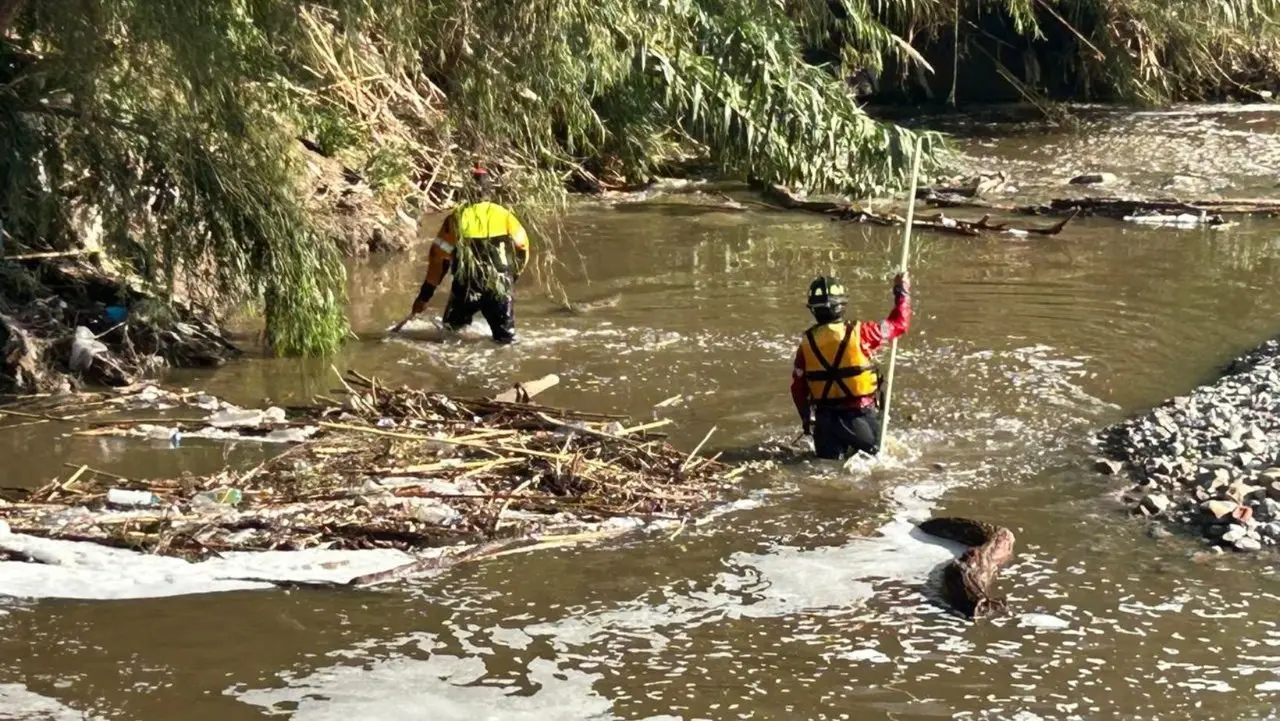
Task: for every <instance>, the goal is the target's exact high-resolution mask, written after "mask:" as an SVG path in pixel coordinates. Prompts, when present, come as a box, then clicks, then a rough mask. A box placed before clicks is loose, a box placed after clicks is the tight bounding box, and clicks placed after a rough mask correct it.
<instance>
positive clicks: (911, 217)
mask: <svg viewBox="0 0 1280 721" xmlns="http://www.w3.org/2000/svg"><path fill="white" fill-rule="evenodd" d="M923 150H924V138H923V136H916V147H915V152H914V153H913V154H912V155H913V157H912V159H911V195H909V196H907V222H906V225H904V226H903V228H902V262H901V263H899V264H898V272H899V273H902V274H904V275H905V274H906V272H907V258H909V257H910V256H911V226H912V225H913V224H914V223H915V217H916V184H917V183H919V181H920V156H921V155H923V152H922V151H923ZM897 357H898V339H897V337H894V339H893V341H892V342H891V343H890V344H889V371H888V373H887V374H885V378H884V408H881V409H880V448H881V449H882V450H883V449H884V448H885V447H886V446H887V445H888V443H889V400H890V399H891V398H892V397H893V365H894V361H895V360H897Z"/></svg>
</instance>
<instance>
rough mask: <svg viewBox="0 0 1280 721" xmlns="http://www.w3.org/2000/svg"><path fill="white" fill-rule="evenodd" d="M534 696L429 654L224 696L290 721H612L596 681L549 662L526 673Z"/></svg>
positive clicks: (475, 661)
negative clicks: (286, 716)
mask: <svg viewBox="0 0 1280 721" xmlns="http://www.w3.org/2000/svg"><path fill="white" fill-rule="evenodd" d="M525 671H526V672H527V678H528V680H529V682H530V683H531V684H533V685H534V686H535V687H536V688H537V691H535V692H534V693H532V694H529V693H527V692H526V691H524V690H523V689H522V688H520V687H519V686H515V685H505V684H504V685H497V684H493V683H492V682H490V683H484V684H481V683H476V682H477V681H479V680H480V679H483V678H484V677H485V675H486V673H487V670H486V667H485V663H484V661H483V660H482V659H480V658H478V657H468V658H459V657H456V656H449V655H445V654H432V655H431V656H430V657H429V658H427V659H415V658H407V657H394V658H388V659H383V660H377V661H366V663H363V664H361V665H358V666H357V665H341V666H331V667H329V668H324V669H320V670H317V671H315V672H313V673H311V674H308V675H305V676H290V677H289V678H288V680H287V686H286V687H284V688H277V689H255V690H248V691H237V690H229V691H227V693H228V694H229V695H233V696H235V697H236V698H238V699H239V700H240V701H242V702H244V703H246V704H249V705H252V706H257V707H260V708H262V709H264V710H265V711H266V712H268V713H271V714H273V715H274V714H281V713H288V709H289V708H293V709H294V710H293V711H292V712H291V713H289V715H290V717H291V718H292V719H294V721H350V720H351V719H377V720H378V721H402V720H403V721H418V720H419V719H424V718H429V719H431V720H432V721H590V720H592V719H598V720H600V721H604V720H605V719H615V718H617V717H616V716H614V715H613V714H612V713H611V709H612V707H613V704H612V703H611V702H610V701H609V700H608V699H606V698H604V697H602V696H600V695H599V694H597V693H596V692H595V691H594V690H592V688H591V686H592V684H593V683H594V682H595V681H596V680H597V679H599V678H601V676H600V675H599V674H591V673H585V672H582V671H578V670H575V669H564V668H560V667H559V666H558V665H557V664H556V663H554V662H552V661H548V660H546V659H533V660H532V661H530V662H529V663H528V664H527V666H526V667H525Z"/></svg>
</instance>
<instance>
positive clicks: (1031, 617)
mask: <svg viewBox="0 0 1280 721" xmlns="http://www.w3.org/2000/svg"><path fill="white" fill-rule="evenodd" d="M1018 626H1019V627H1020V628H1045V629H1058V628H1068V627H1069V626H1071V622H1070V621H1068V620H1066V619H1063V618H1058V617H1057V616H1053V615H1050V614H1047V613H1024V614H1022V615H1021V616H1019V617H1018Z"/></svg>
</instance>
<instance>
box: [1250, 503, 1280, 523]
mask: <svg viewBox="0 0 1280 721" xmlns="http://www.w3.org/2000/svg"><path fill="white" fill-rule="evenodd" d="M1253 503H1254V505H1253V517H1254V518H1256V519H1258V520H1259V521H1274V520H1277V519H1280V502H1277V501H1275V500H1273V499H1271V498H1263V499H1262V500H1260V501H1254V502H1253Z"/></svg>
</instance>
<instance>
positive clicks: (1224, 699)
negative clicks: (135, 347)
mask: <svg viewBox="0 0 1280 721" xmlns="http://www.w3.org/2000/svg"><path fill="white" fill-rule="evenodd" d="M1275 118H1280V116H1277V115H1274V114H1272V113H1267V112H1262V111H1253V112H1233V111H1231V110H1230V109H1213V108H1208V109H1205V108H1201V109H1197V110H1194V111H1187V112H1185V113H1163V114H1106V113H1103V114H1100V115H1098V116H1097V117H1093V118H1091V119H1089V120H1088V121H1087V122H1086V124H1085V126H1084V127H1083V128H1081V129H1079V130H1077V131H1073V132H1070V133H1067V132H1063V133H1049V134H1043V133H1039V132H1032V131H1030V130H1023V129H1017V128H1014V129H1010V128H1002V129H999V130H982V129H978V130H977V131H976V132H971V133H969V134H968V135H967V136H966V137H964V138H961V139H960V140H959V141H958V144H959V146H960V147H961V149H963V150H964V151H965V152H966V153H967V154H968V156H969V159H970V160H971V161H972V162H973V163H974V164H975V165H977V166H981V167H985V168H989V169H1004V170H1007V171H1009V172H1011V173H1012V174H1013V175H1014V176H1015V179H1016V180H1017V181H1018V182H1020V184H1022V185H1024V186H1025V187H1024V192H1026V193H1027V194H1029V195H1034V196H1036V197H1039V198H1042V199H1043V198H1045V197H1047V196H1049V195H1053V194H1057V195H1059V196H1062V195H1065V194H1067V193H1069V192H1070V191H1069V190H1068V189H1067V188H1066V187H1065V186H1063V185H1062V183H1063V181H1064V180H1065V178H1068V177H1070V176H1071V175H1072V174H1073V173H1075V172H1080V171H1084V170H1108V171H1112V172H1115V173H1117V174H1118V175H1120V176H1121V177H1122V178H1125V179H1128V180H1131V181H1133V183H1134V184H1135V185H1137V186H1138V187H1139V188H1143V187H1145V188H1147V189H1150V188H1151V187H1154V185H1155V184H1158V183H1159V182H1161V181H1162V180H1163V179H1164V178H1166V177H1168V176H1169V175H1171V174H1174V173H1184V174H1185V173H1196V174H1199V175H1203V176H1206V177H1205V179H1204V180H1203V181H1198V182H1203V183H1205V184H1206V187H1205V190H1204V193H1205V194H1208V193H1212V192H1218V193H1221V194H1223V195H1261V194H1263V193H1267V192H1271V193H1274V192H1275V191H1274V184H1275V182H1276V178H1275V177H1274V175H1271V174H1270V173H1274V170H1275V169H1276V168H1280V140H1277V138H1276V137H1275V132H1276V128H1277V123H1276V120H1275ZM971 129H972V128H971ZM960 215H962V217H968V215H969V214H965V213H961V214H960ZM567 230H568V231H570V233H571V235H572V237H574V238H576V239H577V241H578V244H579V250H580V251H581V254H582V257H581V259H579V258H577V257H574V256H572V255H571V254H568V253H566V254H565V255H564V258H563V259H564V261H565V266H564V268H563V269H562V276H563V278H564V280H565V286H566V289H567V291H568V293H569V295H570V297H573V298H581V299H591V298H593V297H599V296H605V295H609V294H613V293H620V294H621V300H620V302H619V303H618V304H617V305H616V306H614V307H609V308H603V309H600V310H598V311H596V312H593V313H591V314H587V315H567V314H563V313H559V312H557V311H556V308H555V306H554V304H553V303H551V302H550V301H548V300H546V299H544V298H542V297H540V296H539V295H538V294H537V293H536V292H535V291H534V290H533V289H532V287H527V288H525V289H524V295H523V296H522V297H521V300H520V304H519V306H518V311H517V312H518V321H519V324H520V329H521V332H522V334H523V342H522V343H521V344H520V345H519V346H516V347H513V348H501V349H500V348H495V347H493V346H492V345H491V344H490V343H488V342H487V341H484V340H481V339H464V340H462V341H455V342H450V343H443V344H442V343H437V342H429V336H431V335H432V333H431V330H430V325H429V324H426V323H424V324H421V325H418V326H416V327H415V329H413V330H411V331H410V332H409V333H408V334H406V336H405V337H403V338H396V339H382V338H380V329H383V328H386V327H387V326H388V325H390V324H391V323H393V322H394V321H396V320H398V319H399V317H400V316H401V315H402V314H403V312H404V310H405V308H406V306H407V305H408V304H409V301H410V300H411V297H412V295H413V293H414V290H415V289H416V287H417V283H418V281H419V278H420V274H421V270H422V268H421V263H422V262H423V260H424V258H425V253H419V254H418V255H416V256H414V257H395V258H386V259H373V260H370V261H367V262H363V263H361V264H358V265H355V266H353V268H352V284H351V285H352V288H351V292H352V317H353V325H354V327H355V329H356V331H357V332H358V333H362V334H365V336H366V337H365V338H364V339H363V340H362V341H361V342H359V343H353V344H352V345H351V347H350V348H348V349H347V350H346V351H345V352H344V354H343V355H342V357H341V358H339V359H337V361H336V362H337V364H338V365H339V366H340V367H341V366H349V367H354V368H357V369H359V370H361V371H362V372H365V373H368V374H378V375H380V376H381V377H383V378H385V379H388V380H391V381H396V382H404V383H415V384H424V385H432V386H436V387H441V388H446V389H465V390H482V389H494V388H496V387H497V386H499V385H503V384H506V383H508V382H509V381H510V380H512V379H527V378H532V377H536V376H540V375H542V374H544V373H547V372H555V373H558V374H559V375H560V377H561V384H560V386H559V387H557V388H554V389H552V390H551V391H548V392H547V393H546V394H545V396H544V397H543V398H544V400H545V402H547V403H551V404H562V405H571V406H574V407H581V408H585V409H593V410H594V409H602V410H617V411H621V412H627V413H630V414H633V415H634V416H636V417H643V418H647V417H650V416H652V414H653V413H654V411H653V406H654V405H655V404H657V403H659V402H660V401H663V400H666V399H669V398H671V397H672V396H677V395H682V396H683V398H682V399H681V400H680V401H679V402H677V403H676V404H674V405H673V406H670V407H667V408H664V409H662V410H661V411H659V413H660V414H661V415H663V416H670V417H671V418H673V419H674V420H675V421H677V422H678V423H679V426H678V427H679V435H678V436H677V437H676V438H675V441H676V442H677V444H678V445H681V446H682V447H686V448H691V447H692V446H693V445H694V444H695V443H696V442H697V441H698V439H700V438H702V437H703V435H704V434H705V433H706V432H707V431H708V430H709V429H710V428H711V427H712V426H716V427H717V431H716V433H715V434H714V435H713V436H712V439H711V441H710V442H709V444H708V446H709V448H711V450H712V452H716V451H723V452H724V453H725V454H726V456H728V457H736V458H752V457H763V456H766V455H768V454H770V453H771V452H773V451H774V450H775V449H776V448H777V447H778V446H779V444H785V443H786V442H787V441H789V440H790V439H791V438H793V437H794V436H795V434H796V432H797V431H798V420H797V418H796V417H795V413H794V410H793V409H792V408H791V405H790V400H789V397H788V395H787V384H788V382H789V373H790V361H791V358H792V354H793V353H794V349H795V342H796V340H797V334H798V333H800V332H801V331H802V330H803V329H804V328H805V327H806V323H807V321H808V316H807V313H806V311H805V309H804V305H803V301H804V291H805V288H806V286H807V284H808V281H809V280H810V278H811V277H812V276H813V275H815V274H818V273H834V274H837V275H839V276H841V277H842V278H843V279H845V280H846V281H847V283H846V284H847V285H849V286H851V287H852V289H853V290H852V302H851V308H852V309H853V310H854V311H855V312H856V314H857V315H858V316H860V317H864V318H879V317H881V316H882V315H883V314H884V313H885V312H887V311H888V309H889V306H890V301H891V297H890V294H889V281H888V277H889V275H890V270H889V269H890V267H891V265H892V263H893V259H894V258H895V257H896V252H897V250H896V249H897V247H898V245H897V244H898V242H899V241H898V238H897V234H896V233H892V232H885V231H881V230H875V229H870V228H867V227H864V226H859V225H849V224H843V223H830V222H826V221H825V220H824V219H822V218H818V217H816V216H805V215H798V214H785V213H771V212H764V211H747V212H730V211H724V210H714V211H708V210H697V209H692V208H689V207H687V206H685V205H681V204H678V203H671V204H644V205H625V204H619V205H616V206H613V207H600V206H598V205H596V206H590V207H587V208H585V209H583V210H581V211H580V212H577V213H575V214H574V215H573V216H572V217H571V218H569V220H568V221H567ZM918 242H919V245H920V251H919V253H918V254H916V257H915V258H914V260H913V263H914V267H913V272H912V274H913V279H914V293H913V298H914V301H915V306H916V319H915V325H914V327H913V329H912V332H911V335H910V336H909V337H907V338H906V339H904V340H903V342H902V345H901V353H900V357H899V365H898V374H897V381H896V390H895V394H894V396H895V403H894V407H895V409H896V414H895V418H896V419H897V420H896V421H895V428H894V432H895V434H896V438H897V439H898V442H897V443H895V445H894V447H893V452H892V454H891V455H890V456H889V457H888V458H886V459H883V460H882V461H881V462H878V463H877V464H875V465H871V466H867V465H863V466H859V467H855V468H851V469H841V468H839V467H832V466H829V465H826V464H819V463H814V462H810V461H788V462H785V463H782V464H780V465H779V467H778V468H776V469H775V470H772V471H770V472H768V473H765V474H762V475H757V476H756V477H753V478H750V479H749V480H748V481H746V485H747V486H748V487H749V488H750V490H751V493H752V502H751V503H748V504H742V505H741V506H740V507H737V508H735V509H733V510H732V511H730V512H728V513H725V514H723V515H720V516H718V517H716V518H714V519H713V520H711V521H710V522H708V523H705V524H703V525H700V526H698V527H695V528H686V529H685V530H684V531H683V532H681V533H680V534H677V535H674V536H657V537H650V538H645V539H630V540H627V541H624V542H621V543H614V544H611V545H609V546H607V547H600V548H589V549H579V550H562V551H550V552H545V553H539V554H528V555H517V556H513V557H508V558H501V559H496V560H493V561H490V562H485V563H481V564H473V565H470V566H465V567H460V568H457V569H455V570H454V571H452V572H450V573H448V574H447V575H444V576H442V577H439V578H435V579H429V580H425V581H422V582H420V583H415V584H412V585H408V586H398V587H392V588H387V589H379V590H376V591H361V592H355V591H352V592H326V591H291V592H286V591H265V592H238V593H219V594H208V595H199V596H182V597H174V598H163V599H150V600H132V601H94V602H86V601H63V600H44V601H25V600H15V599H7V600H6V599H0V719H23V720H24V721H27V720H33V719H81V718H92V719H130V720H138V721H161V720H165V721H167V720H168V719H183V720H189V721H205V720H208V721H214V720H217V721H236V720H238V719H255V718H261V717H264V716H273V717H282V718H288V719H294V720H295V721H329V720H331V719H342V720H343V721H356V720H357V719H361V720H363V719H370V720H377V721H398V720H401V719H432V720H435V719H440V720H445V719H459V720H462V719H468V720H470V719H530V720H533V719H540V720H542V719H545V720H560V719H563V720H570V719H575V720H576V719H685V720H690V719H841V718H843V719H881V718H883V719H917V718H918V719H933V718H969V719H986V718H992V719H1024V720H1029V719H1069V718H1124V719H1139V718H1142V719H1146V718H1196V719H1200V718H1204V719H1208V718H1222V719H1236V718H1267V717H1272V718H1274V716H1272V715H1271V714H1272V713H1273V711H1272V709H1273V708H1275V707H1277V706H1280V577H1278V576H1277V573H1276V568H1277V566H1276V564H1275V563H1274V561H1273V560H1271V557H1270V556H1268V555H1263V556H1260V557H1258V558H1252V559H1237V558H1232V557H1221V558H1216V559H1206V558H1205V557H1204V556H1201V555H1197V554H1196V552H1197V551H1200V550H1202V547H1201V546H1200V545H1198V543H1197V542H1196V541H1194V540H1189V539H1181V538H1177V537H1172V538H1169V537H1160V535H1159V534H1155V533H1148V530H1147V529H1146V528H1145V527H1144V526H1143V525H1142V524H1141V523H1140V522H1138V521H1134V520H1131V519H1127V518H1126V517H1125V516H1124V515H1123V513H1122V511H1121V508H1120V506H1119V505H1118V504H1117V503H1116V502H1114V501H1113V500H1111V499H1110V497H1109V494H1110V493H1111V492H1112V491H1114V490H1115V488H1116V486H1115V485H1114V484H1113V483H1111V482H1110V481H1109V480H1108V479H1104V478H1101V477H1099V476H1097V475H1095V474H1094V473H1093V472H1092V471H1091V470H1090V463H1089V459H1090V457H1091V446H1090V437H1091V435H1092V433H1093V432H1094V431H1096V430H1097V429H1099V428H1100V427H1101V426H1103V425H1104V424H1106V423H1108V422H1109V421H1112V420H1114V419H1117V418H1120V417H1122V416H1123V415H1124V414H1126V413H1128V412H1133V411H1136V410H1140V409H1143V408H1145V407H1147V406H1150V405H1153V404H1155V403H1157V402H1159V401H1161V400H1163V399H1164V398H1166V397H1168V396H1170V395H1174V394H1178V393H1182V392H1186V391H1187V390H1189V389H1190V388H1191V387H1192V386H1194V385H1195V384H1197V383H1199V382H1202V381H1204V380H1207V379H1209V378H1211V377H1212V376H1213V374H1214V372H1215V369H1216V368H1217V366H1218V365H1219V364H1221V363H1222V362H1224V361H1226V360H1228V359H1229V358H1230V357H1231V356H1232V355H1233V354H1235V353H1237V352H1239V351H1241V350H1244V349H1245V348H1247V347H1249V346H1251V345H1253V344H1254V343H1256V342H1258V341H1260V340H1262V339H1264V338H1265V337H1268V336H1269V335H1271V334H1274V333H1275V332H1276V331H1278V330H1280V320H1278V319H1280V313H1278V312H1280V292H1277V291H1276V288H1277V287H1278V284H1280V223H1276V222H1268V221H1253V222H1244V223H1242V224H1240V225H1238V226H1235V227H1231V228H1228V229H1224V230H1203V229H1195V230H1171V229H1150V228H1142V227H1139V226H1136V225H1133V224H1126V223H1121V222H1117V221H1105V220H1098V221H1089V222H1077V223H1073V224H1071V225H1069V226H1068V228H1067V229H1066V231H1065V232H1063V233H1062V234H1061V235H1060V236H1057V237H1052V238H1035V237H1032V238H1031V239H1017V238H1010V237H991V238H980V239H970V238H960V237H943V236H930V235H922V236H918ZM437 305H438V303H437ZM175 380H176V381H177V382H181V383H184V384H187V385H190V386H193V387H200V388H202V389H205V390H208V391H209V392H212V393H215V394H219V395H222V396H224V397H227V398H228V399H230V400H233V401H238V402H243V403H257V402H259V401H260V400H261V399H263V398H272V399H274V400H277V401H287V400H290V399H296V398H302V397H306V396H307V395H308V394H310V393H314V392H325V391H327V390H328V388H329V387H330V385H332V384H333V382H334V381H333V376H332V373H331V371H330V370H329V368H328V362H327V361H326V362H324V363H319V362H317V363H299V362H295V361H268V360H256V359H255V360H249V361H245V362H243V363H236V364H233V365H229V366H227V367H225V368H223V369H221V370H219V371H217V372H216V373H213V374H184V375H181V376H179V377H177V378H176V379H175ZM0 452H3V454H4V455H5V457H6V458H9V459H14V460H13V461H9V460H7V461H6V462H5V464H4V468H5V470H4V474H5V475H6V477H7V478H6V481H7V482H8V483H6V485H10V484H12V482H15V481H16V482H17V483H27V484H35V483H39V482H41V481H44V480H47V479H48V478H50V477H53V476H56V475H58V474H59V473H65V469H64V468H62V464H63V463H65V462H77V463H79V462H84V463H92V464H94V465H97V466H100V467H107V468H109V469H111V470H115V471H117V472H120V473H124V474H128V475H165V474H173V473H176V472H178V471H180V470H182V469H183V468H192V469H200V470H203V469H205V468H208V467H209V466H210V465H211V464H219V463H222V462H223V460H224V457H231V459H232V460H241V459H245V460H249V459H251V458H252V457H253V456H254V455H255V454H257V453H260V451H258V450H254V449H243V448H235V449H228V448H225V447H223V446H221V445H217V444H213V443H205V444H200V443H189V444H184V445H183V446H182V447H181V448H177V449H173V448H169V447H167V446H161V445H157V446H155V447H151V446H148V445H147V444H146V443H145V442H139V441H137V440H128V441H126V440H121V439H109V440H70V439H61V438H57V437H56V436H55V435H54V434H52V433H50V432H48V431H44V430H40V429H38V428H36V429H31V430H30V432H29V433H27V434H26V435H19V432H17V431H13V432H10V433H9V434H8V435H7V437H5V438H2V439H0ZM940 513H946V514H958V515H966V516H970V517H976V518H983V519H990V520H994V521H997V522H999V523H1002V524H1004V525H1007V526H1009V527H1010V528H1012V529H1013V530H1014V532H1015V533H1016V534H1017V539H1018V546H1017V552H1018V555H1017V557H1016V559H1015V561H1014V562H1013V563H1012V565H1010V566H1009V567H1008V568H1007V570H1006V572H1005V573H1004V575H1003V580H1002V581H1001V583H1002V587H1003V588H1004V589H1005V590H1006V591H1007V592H1008V593H1009V594H1010V607H1011V613H1010V615H1008V616H1007V617H1005V618H1002V619H999V620H996V621H994V622H986V623H980V624H976V625H974V624H968V623H965V622H962V621H960V620H958V619H956V618H954V617H953V616H951V615H949V614H948V613H946V612H944V611H943V610H941V609H940V608H938V607H937V606H936V605H934V604H932V603H930V602H929V600H928V599H927V598H926V597H925V596H924V595H922V583H923V582H924V580H925V579H926V578H927V577H928V576H929V574H930V573H931V572H932V571H933V570H934V569H935V568H936V567H937V566H938V565H939V564H940V563H942V562H943V561H944V560H945V559H946V558H947V557H948V556H947V552H946V551H945V550H943V549H941V548H939V547H938V546H936V545H931V544H928V543H922V542H921V541H920V540H919V539H917V538H915V537H913V536H912V534H911V533H910V520H911V519H913V518H923V517H925V516H926V515H928V514H935V515H936V514H940Z"/></svg>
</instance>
